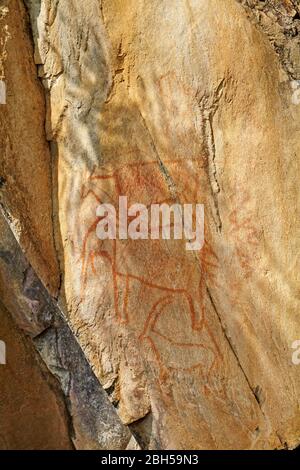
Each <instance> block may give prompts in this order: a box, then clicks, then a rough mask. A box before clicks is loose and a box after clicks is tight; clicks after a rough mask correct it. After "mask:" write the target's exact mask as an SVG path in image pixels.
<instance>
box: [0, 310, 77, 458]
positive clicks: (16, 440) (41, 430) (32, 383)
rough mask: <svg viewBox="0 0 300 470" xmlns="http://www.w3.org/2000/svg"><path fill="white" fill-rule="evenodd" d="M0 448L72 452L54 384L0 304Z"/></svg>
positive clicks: (62, 410)
mask: <svg viewBox="0 0 300 470" xmlns="http://www.w3.org/2000/svg"><path fill="white" fill-rule="evenodd" d="M0 337H1V340H2V341H5V343H6V347H7V351H6V357H7V363H6V365H0V391H1V393H0V449H1V450H5V449H10V450H16V449H17V450H30V449H38V450H46V449H48V450H51V449H72V448H73V446H72V442H71V440H70V436H69V427H68V426H69V425H68V416H67V412H66V409H65V405H64V401H63V399H62V396H61V394H60V392H59V388H58V384H57V383H56V381H55V379H54V378H53V377H52V376H51V374H50V373H49V372H48V371H47V370H46V368H45V367H43V365H42V364H41V360H38V359H39V358H38V357H37V356H38V354H37V353H36V352H35V351H34V348H33V347H32V345H30V344H29V342H28V340H26V338H25V336H24V334H22V333H21V331H20V330H19V329H18V328H16V326H15V324H14V322H13V321H12V319H11V318H10V315H9V313H8V312H7V310H6V309H5V308H4V307H3V305H2V304H1V303H0Z"/></svg>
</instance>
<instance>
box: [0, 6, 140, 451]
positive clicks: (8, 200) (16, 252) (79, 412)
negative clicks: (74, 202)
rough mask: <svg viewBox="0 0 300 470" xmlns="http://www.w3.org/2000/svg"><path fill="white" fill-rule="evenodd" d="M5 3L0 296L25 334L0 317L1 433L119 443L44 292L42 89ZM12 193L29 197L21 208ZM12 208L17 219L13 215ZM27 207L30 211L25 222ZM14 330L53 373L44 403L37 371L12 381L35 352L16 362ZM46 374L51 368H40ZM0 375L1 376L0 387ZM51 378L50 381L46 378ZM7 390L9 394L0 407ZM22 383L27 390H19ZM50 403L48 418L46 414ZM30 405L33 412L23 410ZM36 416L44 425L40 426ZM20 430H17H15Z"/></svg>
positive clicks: (28, 440) (103, 400)
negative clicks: (0, 347)
mask: <svg viewBox="0 0 300 470" xmlns="http://www.w3.org/2000/svg"><path fill="white" fill-rule="evenodd" d="M6 3H7V4H8V2H6ZM8 5H9V13H8V14H7V15H6V16H5V17H4V19H5V22H6V23H7V24H8V26H9V28H8V31H9V35H10V40H9V41H8V42H7V51H8V54H7V58H8V57H9V60H7V61H6V67H5V71H6V80H7V83H8V84H9V86H8V98H7V105H6V106H5V107H4V106H3V107H0V121H1V127H0V142H1V159H0V168H1V173H0V176H1V178H0V180H1V188H0V197H1V211H0V299H1V301H2V303H3V304H4V305H5V306H6V308H7V309H8V310H9V312H10V313H11V315H12V317H13V319H14V322H15V324H17V325H18V327H19V328H21V329H22V330H23V332H24V333H25V334H26V335H27V337H25V336H24V335H21V333H17V332H16V333H14V331H15V328H16V326H13V323H12V321H10V323H9V325H11V329H12V332H11V334H9V332H8V331H6V330H5V329H3V328H4V325H2V323H1V325H0V326H1V327H2V326H3V328H1V329H0V340H4V339H5V340H6V341H7V349H8V357H9V358H10V360H9V362H8V366H7V367H8V368H9V371H6V366H2V368H1V369H0V381H1V388H0V396H1V404H2V408H1V411H0V429H1V434H2V431H3V433H4V432H5V429H7V430H8V431H9V434H8V438H7V440H5V443H6V444H5V445H7V447H8V448H12V447H13V448H15V447H22V448H23V447H26V448H46V447H47V448H50V447H51V446H53V447H54V448H68V447H70V442H71V440H72V441H73V443H74V445H75V447H76V448H77V449H125V448H126V446H127V444H128V442H129V440H130V438H131V434H130V432H129V430H128V429H127V428H126V427H124V426H123V425H122V423H121V422H120V420H119V418H118V416H117V414H116V411H115V410H114V408H113V406H112V405H111V404H110V403H109V400H108V398H107V395H106V394H105V392H104V391H103V389H102V387H101V385H100V384H99V382H98V381H97V379H96V377H95V376H94V374H93V372H92V370H91V368H90V365H89V364H88V363H87V361H86V359H85V357H84V355H83V353H82V351H81V349H80V347H79V345H78V343H77V341H76V340H75V338H74V336H73V334H72V333H71V331H70V329H69V327H68V326H67V324H66V322H65V321H64V319H63V317H62V315H61V312H60V310H59V308H58V306H57V305H56V302H55V299H54V298H52V297H51V296H50V295H49V292H50V293H52V294H53V289H54V286H55V285H56V280H57V277H58V278H59V276H57V275H56V273H55V272H54V270H53V266H55V263H56V262H55V252H54V250H53V238H52V235H53V230H52V225H51V224H52V222H51V220H52V209H51V206H52V202H51V201H52V198H51V184H50V182H49V181H50V179H49V178H50V173H51V167H50V153H49V148H48V143H47V142H46V139H45V136H44V118H45V114H44V102H43V99H44V98H43V94H42V93H41V87H40V85H39V82H38V80H37V76H36V70H35V67H34V64H33V58H32V54H33V49H32V45H31V42H30V35H29V29H28V22H27V20H28V18H27V17H26V14H25V9H24V6H22V3H21V2H12V1H11V2H9V4H8ZM16 55H17V57H16ZM20 67H21V70H19V68H20ZM28 123H30V125H28ZM16 130H17V132H16ZM24 159H26V162H27V164H26V165H25V163H24ZM35 178H36V180H35ZM47 178H48V183H47ZM31 198H33V199H34V202H33V201H32V200H31ZM21 201H24V204H25V205H26V204H28V211H27V209H25V206H23V205H22V203H21ZM18 211H19V212H18ZM2 213H3V215H2ZM17 214H19V215H20V218H21V219H20V220H21V221H17V219H16V217H17ZM31 216H32V217H33V218H34V223H33V225H32V220H31ZM12 231H13V232H12ZM43 231H44V232H43ZM31 234H32V236H33V238H32V239H30V236H31ZM17 240H18V241H17ZM47 240H48V241H47ZM18 242H19V243H18ZM21 248H22V249H21ZM24 253H25V254H26V255H27V258H29V259H30V263H29V262H28V259H27V258H26V257H25V255H24ZM40 255H41V256H40ZM51 260H52V261H53V263H52V261H51ZM44 261H45V263H44ZM33 267H35V268H36V270H37V271H36V272H37V273H38V274H39V277H38V276H37V274H36V272H35V270H34V269H33ZM45 270H46V271H45ZM57 273H58V271H57ZM41 280H42V281H44V284H45V285H46V286H47V287H48V291H47V290H46V288H45V287H44V286H43V283H42V282H41ZM3 315H4V314H3ZM1 318H2V317H1ZM3 321H4V320H3ZM1 322H2V320H1ZM7 328H8V326H7ZM16 331H17V330H16ZM17 335H19V337H20V338H23V339H22V341H23V342H26V344H27V343H28V345H27V346H26V347H27V348H29V350H30V351H32V350H33V346H35V347H36V349H37V350H38V351H39V353H40V355H41V357H42V358H43V359H44V362H45V364H46V366H47V367H48V369H49V370H50V371H51V372H52V374H53V375H55V376H56V378H57V379H58V380H59V383H60V390H59V388H58V386H57V385H56V389H55V390H56V392H55V391H54V390H53V391H52V392H51V393H52V395H53V396H52V395H51V396H50V397H49V402H50V403H49V406H48V404H47V403H46V402H47V397H48V395H47V394H46V392H47V383H45V384H43V381H42V379H43V377H44V375H45V372H43V373H42V376H41V379H39V380H40V381H39V382H37V380H38V379H37V380H35V378H34V377H33V380H32V383H30V384H29V385H28V387H27V388H26V387H25V385H24V384H23V378H22V383H21V384H20V387H19V388H17V383H16V380H17V379H16V378H15V376H16V377H17V376H18V375H20V374H23V373H24V383H25V380H28V381H29V382H30V380H29V378H28V375H29V372H30V367H31V365H32V362H33V361H35V359H34V358H35V356H34V354H33V353H31V355H30V354H29V353H28V354H27V355H26V361H27V364H26V366H25V367H24V366H23V362H24V361H23V360H22V354H23V350H20V352H18V351H16V355H14V356H13V357H11V355H12V351H14V349H15V341H16V339H15V336H17ZM28 336H29V337H30V338H31V340H30V338H28ZM4 337H5V338H4ZM26 338H27V339H26ZM20 348H21V346H20ZM24 360H25V359H24ZM40 363H41V361H40ZM23 367H24V372H22V368H23ZM32 367H33V368H34V370H35V369H37V368H38V363H36V364H35V363H34V364H33V366H32ZM13 374H14V375H13ZM48 376H51V374H50V373H49V372H48ZM22 377H23V375H22ZM4 381H7V382H8V383H7V384H6V385H5V387H4V385H3V384H4ZM53 381H54V382H55V380H54V379H53V378H52V382H53ZM40 382H41V383H40ZM52 382H51V383H52ZM2 385H3V387H2ZM14 387H16V388H17V393H18V397H16V401H15V411H13V410H14V408H13V407H14V401H13V392H12V391H13V389H14ZM44 389H46V391H45V390H44ZM9 392H10V393H11V397H10V399H9V400H10V401H9V406H7V410H6V408H5V407H6V402H7V394H8V393H9ZM22 393H24V400H23V402H22V403H23V404H24V407H25V408H24V409H25V411H26V412H25V411H24V412H23V408H21V409H19V408H18V406H19V405H18V404H19V402H21V394H22ZM30 393H32V398H28V396H30ZM39 393H43V394H44V395H45V397H42V396H41V397H38V396H37V395H38V394H39ZM56 393H57V394H58V397H57V400H58V401H59V400H60V401H61V402H62V399H63V398H64V401H65V404H66V405H65V407H66V409H67V411H68V421H69V426H68V429H65V430H64V429H63V419H64V418H63V417H60V416H59V409H58V410H57V411H56V410H55V408H54V406H53V405H52V402H51V400H52V401H53V400H55V396H56ZM2 394H3V395H2ZM19 394H20V397H19ZM27 395H28V396H27ZM44 400H45V402H44ZM35 401H37V405H36V406H35ZM22 403H21V404H22ZM45 403H46V404H45ZM22 406H23V405H22ZM43 406H44V410H43ZM51 412H52V413H53V418H52V417H51V416H49V414H50V413H51ZM30 413H31V414H33V418H31V419H28V416H29V414H30ZM36 414H37V415H38V416H39V418H38V420H36V419H35V415H36ZM57 415H58V416H57ZM18 417H19V418H20V419H19V421H18ZM27 419H28V425H26V426H25V428H24V429H22V426H23V424H22V423H23V421H24V422H25V421H26V420H27ZM59 419H60V420H61V421H62V424H60V423H59ZM48 420H49V423H48ZM18 422H19V423H20V429H19V427H18ZM42 423H44V424H43V425H44V426H45V429H46V431H45V432H43V431H42V429H41V428H42ZM48 424H49V426H48ZM55 426H56V427H57V428H58V427H59V426H61V428H62V430H61V431H59V429H56V428H55ZM48 431H49V432H53V433H54V437H53V438H51V439H50V438H49V439H48V436H47V433H48ZM22 432H23V433H24V436H23V438H22V439H21V435H22ZM63 432H65V436H63ZM38 436H39V437H38ZM37 437H38V438H37ZM63 437H64V438H63ZM1 442H2V441H1ZM1 445H2V444H1ZM3 445H4V444H3Z"/></svg>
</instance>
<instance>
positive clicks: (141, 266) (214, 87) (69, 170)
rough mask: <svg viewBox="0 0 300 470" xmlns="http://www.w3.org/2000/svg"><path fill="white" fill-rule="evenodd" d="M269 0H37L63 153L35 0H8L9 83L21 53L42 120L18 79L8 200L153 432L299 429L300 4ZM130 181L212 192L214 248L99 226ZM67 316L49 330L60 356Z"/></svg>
mask: <svg viewBox="0 0 300 470" xmlns="http://www.w3.org/2000/svg"><path fill="white" fill-rule="evenodd" d="M262 3H265V2H255V1H253V2H252V1H251V2H250V1H236V0H226V2H224V0H216V1H214V2H206V1H204V0H197V1H188V2H185V1H178V2H171V1H169V0H163V1H162V0H154V1H152V2H147V1H145V0H134V1H133V0H128V1H126V2H121V1H118V0H109V1H108V0H102V1H100V0H90V1H88V2H86V1H85V2H84V1H82V0H65V1H63V2H62V1H61V2H59V1H54V0H52V1H50V0H26V1H25V5H26V7H27V9H28V13H29V15H30V22H31V30H32V34H33V39H34V58H35V62H36V64H37V66H38V74H39V77H40V80H41V82H42V84H43V86H44V93H45V96H46V138H47V140H48V141H49V144H50V150H51V152H50V153H49V150H48V148H49V147H48V146H47V144H46V141H45V136H44V134H43V125H42V121H43V116H44V114H43V113H44V108H43V99H42V91H41V86H40V85H39V84H38V82H37V80H36V76H35V71H34V67H33V65H32V59H31V55H30V46H29V45H28V41H29V39H28V37H29V36H28V34H27V36H26V38H25V37H23V34H24V35H25V33H24V24H25V23H24V18H25V16H24V15H25V13H24V7H23V4H22V2H20V1H17V0H14V1H11V2H10V5H9V8H10V12H9V13H8V15H7V23H8V25H9V28H10V30H11V36H12V39H11V40H10V41H9V43H8V58H7V65H6V67H7V73H6V80H7V86H8V90H9V86H10V83H12V82H14V83H15V85H11V87H12V88H11V89H12V90H14V88H13V87H14V86H16V83H17V82H16V80H17V78H18V76H19V75H18V73H20V72H18V73H17V71H16V70H14V67H15V66H16V65H13V64H18V63H21V64H23V65H24V70H23V71H22V72H21V77H22V80H21V82H20V84H19V86H20V87H21V89H22V87H23V86H24V87H29V86H30V87H31V88H30V87H29V89H28V91H26V99H28V100H30V99H31V100H32V102H34V103H35V101H33V99H35V100H37V102H36V110H33V111H34V113H33V114H34V119H36V123H35V124H34V125H35V126H36V128H37V129H39V131H36V132H34V133H33V136H34V137H33V136H32V135H31V132H32V129H33V127H32V126H33V124H30V126H29V125H28V119H27V118H26V116H27V114H26V113H28V112H29V111H28V106H27V107H26V111H25V110H24V113H23V112H20V111H18V115H17V116H16V111H15V110H16V109H20V108H19V106H21V104H20V102H19V101H17V98H16V96H15V95H17V94H18V93H12V95H11V97H10V92H9V91H8V98H9V99H8V104H7V108H5V109H8V111H6V112H5V113H3V114H2V117H1V118H0V119H1V123H2V122H3V123H4V124H3V127H1V131H0V134H1V143H3V158H2V161H1V172H2V174H1V175H0V176H1V178H2V180H3V181H4V184H3V185H2V186H3V187H2V189H1V204H2V207H3V211H4V213H5V215H6V220H7V221H8V224H9V225H10V226H11V228H12V230H13V232H14V233H15V236H16V238H17V240H18V242H19V245H20V247H21V249H22V251H23V252H24V253H25V254H26V257H27V260H28V263H29V264H30V266H31V267H32V268H33V270H34V272H35V273H36V275H37V276H38V277H39V278H40V279H41V281H42V282H43V284H44V285H45V287H46V289H47V290H48V292H49V294H50V295H52V298H51V302H53V305H55V308H57V309H58V310H59V311H60V312H63V314H64V316H65V318H66V319H67V322H68V324H69V326H70V328H71V331H72V332H73V334H74V335H75V336H76V338H77V340H78V341H79V344H80V346H81V348H82V350H83V351H84V353H85V356H86V358H87V361H88V363H89V364H90V365H91V366H92V368H93V371H94V373H95V376H96V377H97V379H98V381H99V383H101V384H102V386H103V387H104V389H105V390H106V392H107V393H108V395H109V397H110V400H111V402H112V403H113V404H114V405H115V407H116V408H117V411H118V413H119V417H120V419H121V420H122V422H123V423H124V424H125V425H129V427H130V429H131V431H132V433H133V434H134V436H135V437H136V439H137V441H138V442H139V444H140V445H141V447H144V448H151V449H160V448H163V449H174V448H175V449H187V448H188V449H232V448H233V449H237V448H238V449H258V448H260V449H261V448H262V449H270V448H282V447H285V446H288V447H294V446H296V445H297V444H299V442H300V413H299V405H298V403H299V393H300V392H299V390H300V375H299V369H297V367H296V365H294V364H293V362H292V349H291V345H292V344H293V342H294V341H295V340H297V339H299V338H300V322H299V295H298V283H299V255H298V252H299V237H298V235H297V234H298V232H299V220H298V218H297V217H296V215H295V214H296V209H297V207H298V205H299V202H300V201H299V184H298V177H297V176H298V167H299V163H298V159H299V150H300V149H299V147H300V139H299V131H300V121H299V118H300V106H299V104H300V99H299V96H298V94H299V93H298V91H299V83H298V82H297V80H298V78H299V67H300V62H299V60H300V59H299V20H298V17H299V13H300V12H299V7H298V6H297V4H296V2H293V1H289V0H285V1H284V2H277V1H275V0H274V1H270V2H268V7H267V6H261V5H260V4H262ZM18 21H19V23H18ZM18 25H19V26H18ZM22 25H23V26H22ZM275 33H276V34H275ZM17 38H19V39H17ZM20 38H21V39H22V47H23V48H24V47H25V46H24V44H25V45H26V44H27V45H26V47H25V52H24V50H23V52H22V49H21V47H19V48H18V47H17V51H16V50H15V49H16V48H15V47H13V46H14V43H13V41H20V40H21V39H20ZM17 44H18V42H17ZM10 54H11V55H10ZM14 54H22V59H20V61H19V62H18V61H14V60H13V58H14ZM26 61H27V62H26ZM26 64H27V67H26V66H25V65H26ZM28 64H29V65H28ZM26 80H27V82H28V84H27V82H26ZM18 90H19V89H18ZM18 90H17V91H18ZM19 96H20V97H21V96H22V94H20V95H19ZM33 97H34V98H33ZM19 99H20V100H21V98H19ZM21 101H22V100H21ZM22 106H24V103H23V102H22ZM21 109H22V108H21ZM13 116H15V117H14V119H17V121H13ZM23 118H24V122H23V121H22V122H23V124H22V125H21V127H20V120H21V119H23ZM14 122H16V125H15V126H14V125H13V124H14ZM4 126H6V127H4ZM14 128H18V129H19V130H20V137H19V136H18V135H15V134H14ZM2 129H3V130H4V132H3V130H2ZM28 131H30V132H29V134H28ZM18 132H19V131H18ZM23 134H24V137H23ZM7 136H9V137H7ZM30 139H31V140H30ZM23 141H24V142H23ZM27 141H28V143H27ZM4 143H5V145H4ZM27 145H28V148H31V149H32V151H31V153H30V154H29V153H28V154H26V152H25V150H26V148H27V147H26V146H27ZM13 148H15V150H14V151H13V152H12V151H11V149H13ZM24 149H25V150H24ZM26 155H27V157H26ZM24 156H25V157H26V158H27V160H26V161H24V158H25V157H24ZM13 157H14V158H13ZM2 162H4V164H3V163H2ZM24 163H27V165H24ZM41 165H44V167H42V166H41ZM18 168H22V171H20V172H19V171H18ZM32 180H33V184H29V182H30V181H32ZM120 196H127V197H128V204H129V205H131V204H132V203H135V202H138V203H142V204H144V205H146V206H147V207H149V206H150V205H151V204H155V203H162V202H166V203H169V204H173V203H180V204H183V203H190V204H191V203H193V204H195V203H202V204H204V208H205V243H204V247H203V248H202V249H201V250H198V251H186V249H185V248H186V247H185V241H184V240H120V239H115V240H105V241H100V240H99V239H98V238H97V235H96V227H97V224H98V222H99V220H100V219H99V217H97V214H96V209H97V207H98V205H99V204H100V203H110V204H113V205H114V206H116V207H117V206H118V201H119V197H120ZM22 200H26V201H27V204H28V210H27V212H26V213H24V208H23V206H22ZM33 201H36V202H33ZM33 228H36V229H33ZM45 258H47V262H45ZM57 260H58V262H57ZM48 261H49V262H48ZM58 265H59V267H58ZM2 295H4V296H5V292H4V293H3V294H2ZM45 295H46V294H45ZM49 298H50V297H49ZM56 301H57V302H56ZM11 308H12V307H11ZM25 317H26V310H25V313H24V316H23V319H24V318H25ZM24 321H25V320H24ZM43 321H45V318H44V319H43ZM36 325H37V327H40V320H38V322H37V323H36ZM44 326H45V325H44ZM44 326H42V329H43V328H44ZM63 328H67V326H66V325H64V326H63ZM53 334H54V335H55V334H56V333H53V332H51V330H50V331H49V334H48V333H47V332H46V333H45V334H44V338H43V339H42V341H40V342H38V343H39V344H37V347H38V348H41V350H42V355H43V357H44V358H45V361H46V363H47V360H48V361H49V357H51V348H52V346H51V345H52V344H53V342H54V341H53ZM63 337H64V333H63ZM71 337H72V334H71V333H70V330H68V333H67V334H66V336H65V338H67V339H66V340H64V339H62V340H61V341H62V343H61V344H63V343H64V341H66V342H67V343H68V342H69V341H71V339H69V338H71ZM63 349H64V347H63ZM76 351H77V350H76ZM77 354H78V353H77V352H75V353H74V358H75V357H77ZM63 357H64V360H65V356H64V355H63ZM74 361H75V359H74ZM52 365H53V364H52ZM49 367H50V369H51V365H50V366H49ZM55 367H56V366H54V368H53V367H52V370H53V371H54V372H55V370H54V369H55ZM63 368H64V370H65V372H64V373H66V376H67V377H68V376H69V375H68V374H71V375H72V374H73V370H74V376H76V370H77V368H75V369H74V364H73V359H72V361H67V362H66V363H65V365H64V367H63ZM78 373H79V376H78V377H77V380H78V381H79V382H78V383H79V385H80V383H81V381H82V380H83V377H84V375H85V373H86V372H84V373H83V374H82V375H81V372H78ZM93 380H94V379H93ZM62 384H63V385H62V386H63V388H64V386H65V385H64V379H62ZM91 408H92V407H91ZM106 409H110V408H109V405H108V404H107V408H106ZM92 421H93V420H92ZM111 423H112V422H109V423H108V426H110V425H111ZM86 426H87V428H88V427H89V420H87V421H86ZM122 429H123V428H122ZM122 433H125V434H122ZM121 435H122V436H123V437H124V441H122V439H123V437H122V439H119V441H118V442H119V446H120V447H122V444H121V442H125V440H126V439H127V438H128V436H127V437H126V430H125V428H124V430H122V432H121ZM125 437H126V438H125ZM128 440H129V439H128ZM127 442H128V441H127ZM89 445H91V444H87V445H85V447H88V446H89ZM130 445H131V444H130Z"/></svg>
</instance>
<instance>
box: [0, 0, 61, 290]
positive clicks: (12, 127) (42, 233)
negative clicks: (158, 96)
mask: <svg viewBox="0 0 300 470" xmlns="http://www.w3.org/2000/svg"><path fill="white" fill-rule="evenodd" d="M1 4H3V5H9V9H8V13H7V14H6V16H5V17H4V18H3V20H2V21H1V25H0V27H1V26H2V24H3V25H5V26H7V28H8V33H9V36H10V38H9V40H8V41H7V44H6V54H7V57H9V59H8V58H7V60H6V62H5V64H4V65H5V67H4V70H5V78H4V80H5V82H6V84H7V87H6V88H7V100H6V101H7V105H5V106H0V129H1V130H0V148H1V158H0V203H1V205H2V206H3V207H5V211H6V213H7V217H8V218H9V219H10V221H11V227H12V229H13V231H14V233H15V235H16V237H17V238H18V240H19V242H20V244H21V245H22V247H23V250H24V251H25V253H26V255H27V256H28V257H29V258H30V262H31V264H32V266H33V268H34V270H35V271H36V272H37V273H38V275H39V277H40V278H41V280H42V281H43V283H44V284H45V285H46V286H47V288H48V289H49V290H50V292H51V293H52V294H56V293H57V289H58V287H59V271H58V264H57V259H56V253H55V248H54V240H53V230H52V216H51V214H52V185H51V179H52V174H51V167H50V153H49V147H48V145H47V142H46V139H45V129H44V120H45V104H44V103H45V98H44V95H43V91H42V87H41V85H40V83H39V82H38V80H37V78H36V69H35V65H34V63H33V60H32V45H31V42H30V36H29V34H28V23H27V21H26V16H25V9H24V6H23V4H22V2H20V1H17V0H12V1H9V2H8V1H3V2H1ZM3 34H4V33H3V32H2V27H1V37H3Z"/></svg>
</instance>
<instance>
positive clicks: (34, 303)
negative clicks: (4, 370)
mask: <svg viewBox="0 0 300 470" xmlns="http://www.w3.org/2000/svg"><path fill="white" fill-rule="evenodd" d="M0 298H1V300H2V302H3V303H4V304H5V306H6V307H7V308H8V309H9V310H10V312H11V314H12V316H13V318H14V320H15V322H16V324H17V325H18V326H19V327H20V328H21V329H22V330H23V331H24V332H25V333H27V334H29V335H30V336H31V338H32V343H33V345H34V346H35V347H36V348H37V350H38V351H39V353H40V355H41V357H42V358H43V360H44V362H45V364H46V366H47V367H48V369H49V371H51V372H52V374H53V375H54V376H55V377H56V378H57V379H58V381H59V383H60V387H61V390H60V392H59V391H58V393H59V394H60V395H61V397H62V396H64V400H65V402H66V404H67V410H68V412H69V423H70V436H69V438H70V439H72V441H73V443H74V445H75V447H76V449H125V448H126V446H127V444H128V442H129V440H130V437H131V434H130V432H129V430H128V429H127V428H126V427H125V426H123V425H122V423H121V422H120V420H119V418H118V416H117V413H116V411H115V410H114V408H113V406H112V405H111V404H110V403H109V400H108V397H107V395H106V393H105V392H104V390H103V389H102V387H101V385H100V384H99V382H98V381H97V379H96V377H95V376H94V374H93V372H92V370H91V368H90V366H89V364H88V363H87V361H86V359H85V357H84V355H83V352H82V351H81V349H80V347H79V345H78V343H77V341H76V340H75V338H74V336H73V334H72V333H71V331H70V329H69V327H68V326H67V325H66V323H65V321H64V320H63V318H62V316H61V314H60V312H59V309H58V307H57V305H56V304H55V301H54V300H53V299H51V297H50V296H49V294H48V292H47V291H46V289H45V287H44V286H43V285H42V283H41V282H40V280H39V279H38V277H37V276H36V274H35V273H34V271H33V269H32V267H31V266H30V265H29V264H28V262H27V260H26V259H25V257H24V254H23V253H22V251H21V249H20V247H19V245H18V243H17V241H16V239H15V238H14V236H13V233H12V232H11V230H10V228H9V227H8V224H7V222H6V220H5V218H4V217H3V216H2V215H1V212H0ZM11 323H12V322H11ZM14 328H15V327H14ZM0 339H2V336H1V335H0ZM29 341H30V340H29V339H27V342H29ZM7 347H8V348H9V350H12V349H13V344H11V342H10V341H9V342H8V343H7ZM31 349H32V346H31ZM28 360H29V359H28ZM31 362H32V361H31ZM28 367H30V363H28ZM14 371H15V373H17V374H18V373H19V370H18V369H14ZM48 375H50V374H49V372H48ZM9 386H11V385H9ZM56 390H58V387H57V386H56ZM61 399H62V398H60V400H61ZM3 406H4V405H3ZM11 406H13V403H12V405H11ZM31 406H32V407H33V408H32V412H35V408H34V406H33V402H32V405H31ZM10 412H11V410H10ZM46 418H47V416H46V414H45V419H46ZM25 439H28V442H29V444H30V445H31V446H33V447H34V446H35V441H34V440H33V441H32V442H30V435H29V436H25ZM62 445H63V444H62Z"/></svg>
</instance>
